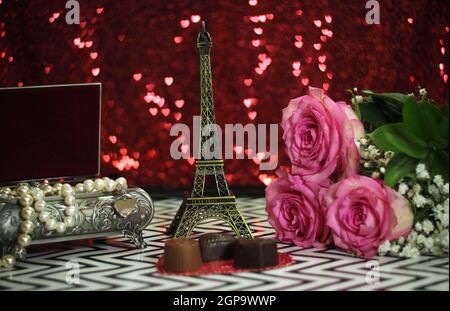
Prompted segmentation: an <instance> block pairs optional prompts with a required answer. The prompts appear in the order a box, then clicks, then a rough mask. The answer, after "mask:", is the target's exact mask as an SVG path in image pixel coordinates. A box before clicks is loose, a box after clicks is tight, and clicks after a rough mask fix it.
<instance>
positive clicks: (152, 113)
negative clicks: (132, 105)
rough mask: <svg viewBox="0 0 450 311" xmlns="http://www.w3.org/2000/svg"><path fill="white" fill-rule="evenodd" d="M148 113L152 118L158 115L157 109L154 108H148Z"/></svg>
mask: <svg viewBox="0 0 450 311" xmlns="http://www.w3.org/2000/svg"><path fill="white" fill-rule="evenodd" d="M148 112H150V114H151V115H152V116H156V115H157V114H158V108H155V107H153V108H150V109H148Z"/></svg>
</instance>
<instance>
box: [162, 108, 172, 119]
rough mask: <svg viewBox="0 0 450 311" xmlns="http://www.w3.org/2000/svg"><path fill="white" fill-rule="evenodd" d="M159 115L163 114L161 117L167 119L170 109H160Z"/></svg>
mask: <svg viewBox="0 0 450 311" xmlns="http://www.w3.org/2000/svg"><path fill="white" fill-rule="evenodd" d="M161 113H162V114H163V116H165V117H167V116H168V115H169V114H170V109H169V108H164V109H161Z"/></svg>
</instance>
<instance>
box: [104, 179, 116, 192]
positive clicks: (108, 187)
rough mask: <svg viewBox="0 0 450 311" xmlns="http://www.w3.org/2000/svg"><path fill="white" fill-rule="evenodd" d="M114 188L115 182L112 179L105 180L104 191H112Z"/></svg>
mask: <svg viewBox="0 0 450 311" xmlns="http://www.w3.org/2000/svg"><path fill="white" fill-rule="evenodd" d="M115 189H116V183H115V182H114V180H112V179H109V180H107V181H105V191H106V192H113V191H114V190H115Z"/></svg>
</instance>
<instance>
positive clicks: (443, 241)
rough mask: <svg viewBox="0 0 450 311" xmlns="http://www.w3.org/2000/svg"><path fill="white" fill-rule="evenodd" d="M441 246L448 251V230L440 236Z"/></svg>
mask: <svg viewBox="0 0 450 311" xmlns="http://www.w3.org/2000/svg"><path fill="white" fill-rule="evenodd" d="M440 244H441V245H442V247H443V248H444V249H446V250H448V230H447V229H446V230H442V231H441V234H440Z"/></svg>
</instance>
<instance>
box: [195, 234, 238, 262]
mask: <svg viewBox="0 0 450 311" xmlns="http://www.w3.org/2000/svg"><path fill="white" fill-rule="evenodd" d="M199 242H200V250H201V252H202V258H203V261H205V262H207V261H216V260H228V259H233V255H234V254H233V246H234V243H235V242H236V238H235V237H233V236H232V235H229V234H225V233H207V234H204V235H202V236H201V237H200V239H199Z"/></svg>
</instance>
